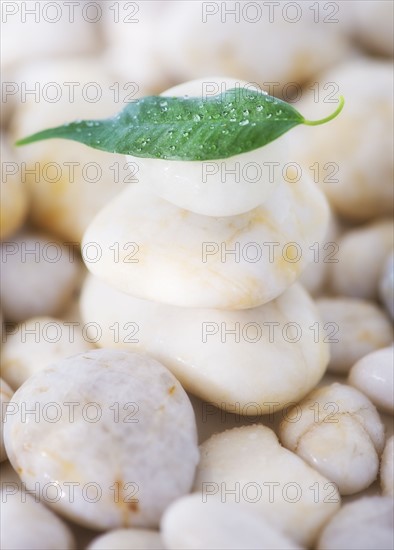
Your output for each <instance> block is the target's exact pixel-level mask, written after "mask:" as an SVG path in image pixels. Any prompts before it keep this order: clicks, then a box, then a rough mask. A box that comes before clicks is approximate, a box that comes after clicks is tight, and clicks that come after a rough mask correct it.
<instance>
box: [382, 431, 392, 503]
mask: <svg viewBox="0 0 394 550" xmlns="http://www.w3.org/2000/svg"><path fill="white" fill-rule="evenodd" d="M380 484H381V487H382V492H383V494H384V495H385V496H391V497H393V496H394V436H393V435H392V436H391V437H390V438H389V439H388V440H387V441H386V446H385V448H384V451H383V454H382V461H381V464H380Z"/></svg>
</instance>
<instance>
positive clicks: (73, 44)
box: [1, 0, 99, 103]
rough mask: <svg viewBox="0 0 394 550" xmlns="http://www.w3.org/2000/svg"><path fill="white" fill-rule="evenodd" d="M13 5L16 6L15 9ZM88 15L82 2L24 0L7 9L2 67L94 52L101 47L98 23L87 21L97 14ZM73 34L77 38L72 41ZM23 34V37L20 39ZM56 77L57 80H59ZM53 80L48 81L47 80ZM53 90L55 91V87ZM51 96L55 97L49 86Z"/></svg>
mask: <svg viewBox="0 0 394 550" xmlns="http://www.w3.org/2000/svg"><path fill="white" fill-rule="evenodd" d="M56 4H60V5H59V6H56ZM14 7H15V8H16V9H13V8H14ZM56 8H57V9H56ZM96 14H97V12H96ZM85 15H87V14H84V11H83V9H82V5H78V6H74V9H73V8H72V7H70V8H69V7H67V5H64V4H62V3H59V2H54V4H52V6H51V7H50V6H48V7H47V6H46V5H45V4H44V5H40V4H37V2H35V1H34V0H25V3H24V4H21V5H19V4H16V5H14V6H13V5H11V10H9V11H8V12H7V14H6V10H5V9H4V19H3V21H4V23H5V22H7V24H5V25H4V29H3V31H2V35H3V36H2V39H3V48H2V56H1V66H2V68H4V67H5V68H11V67H15V66H16V65H19V64H21V63H26V61H28V62H31V60H35V59H37V58H48V57H52V58H59V57H61V56H64V55H73V54H74V55H81V54H84V53H85V54H86V53H92V52H95V51H96V50H97V49H98V48H99V33H98V30H99V29H98V23H97V22H96V23H94V22H92V21H89V20H88V17H89V18H90V17H93V18H94V17H95V15H93V14H92V13H91V14H89V15H88V17H86V16H85ZM74 33H75V36H78V40H70V36H71V35H72V34H74ZM21 36H23V40H21V39H20V38H21ZM53 80H54V81H55V83H57V82H59V81H57V80H55V79H53ZM53 80H52V81H51V80H48V83H51V82H53ZM71 82H72V81H71ZM71 82H70V84H71ZM59 85H60V83H59ZM30 89H31V88H26V90H30ZM65 91H67V89H66V88H65V89H64V92H65ZM51 92H52V94H54V93H55V92H54V91H53V90H51ZM22 97H23V96H22ZM46 97H47V96H45V99H46ZM48 97H49V98H50V99H52V98H53V97H54V96H53V95H51V94H50V91H49V89H48ZM55 97H56V96H55ZM45 99H42V100H41V101H44V100H45ZM37 103H39V102H37Z"/></svg>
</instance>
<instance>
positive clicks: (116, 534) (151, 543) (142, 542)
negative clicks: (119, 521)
mask: <svg viewBox="0 0 394 550" xmlns="http://www.w3.org/2000/svg"><path fill="white" fill-rule="evenodd" d="M87 550H164V546H163V543H162V540H161V536H160V534H159V533H158V532H157V531H149V530H148V529H115V530H113V531H109V532H108V533H105V534H104V535H100V536H98V537H97V538H95V539H93V541H92V542H91V543H90V544H89V546H88V547H87Z"/></svg>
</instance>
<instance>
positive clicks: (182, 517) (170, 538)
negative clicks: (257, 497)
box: [161, 494, 300, 550]
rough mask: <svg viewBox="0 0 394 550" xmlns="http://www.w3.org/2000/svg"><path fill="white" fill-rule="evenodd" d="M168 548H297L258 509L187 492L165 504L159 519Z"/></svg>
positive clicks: (295, 549)
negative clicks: (167, 506) (257, 511)
mask: <svg viewBox="0 0 394 550" xmlns="http://www.w3.org/2000/svg"><path fill="white" fill-rule="evenodd" d="M161 530H162V537H163V540H164V542H165V544H166V548H168V549H169V550H297V549H299V548H300V547H299V546H298V545H297V544H296V543H294V542H293V541H291V540H290V539H289V538H288V537H287V536H285V535H284V534H283V533H281V532H280V531H278V530H276V529H274V528H273V527H272V526H271V525H270V524H269V523H268V521H266V520H265V519H264V518H263V517H262V516H261V515H260V514H259V513H256V512H255V511H253V510H251V508H250V507H249V508H247V507H245V506H242V504H234V503H229V502H222V501H221V500H220V498H211V499H208V500H206V499H203V498H202V495H201V494H193V495H188V496H186V497H183V498H180V499H179V500H176V501H175V502H174V503H173V504H171V506H170V507H169V508H167V510H166V512H165V514H164V516H163V518H162V521H161Z"/></svg>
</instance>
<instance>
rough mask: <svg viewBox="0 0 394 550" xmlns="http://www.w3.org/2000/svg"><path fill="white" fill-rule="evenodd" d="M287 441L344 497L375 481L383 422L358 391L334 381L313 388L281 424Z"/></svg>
mask: <svg viewBox="0 0 394 550" xmlns="http://www.w3.org/2000/svg"><path fill="white" fill-rule="evenodd" d="M279 434H280V439H281V442H282V443H283V445H284V446H285V447H286V448H287V449H289V450H290V451H293V452H295V453H297V455H298V456H299V457H301V458H302V459H303V460H305V461H306V462H307V463H308V464H310V466H312V467H313V468H315V469H316V470H317V471H319V472H320V473H321V474H322V475H324V476H325V477H327V478H328V479H329V480H330V481H332V482H333V483H335V484H336V485H337V487H338V490H339V492H340V493H341V494H342V495H349V494H353V493H358V492H359V491H362V490H363V489H366V488H367V487H369V485H371V483H372V482H373V481H374V480H375V479H376V476H377V474H378V470H379V457H380V454H381V452H382V450H383V445H384V426H383V424H382V422H381V420H380V417H379V414H378V413H377V411H376V409H375V407H374V406H373V404H372V403H371V402H370V401H369V399H367V398H366V397H365V396H364V395H363V394H362V393H360V392H359V391H358V390H356V389H354V388H351V387H349V386H345V385H344V384H337V383H335V384H332V385H331V386H325V387H322V388H319V389H317V390H314V391H312V392H311V393H310V394H309V395H308V397H306V398H305V399H303V400H302V401H301V402H300V403H299V404H297V405H296V406H295V407H294V408H293V409H291V410H290V411H289V413H288V415H287V417H286V418H285V419H284V420H283V421H282V422H281V424H280V429H279Z"/></svg>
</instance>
